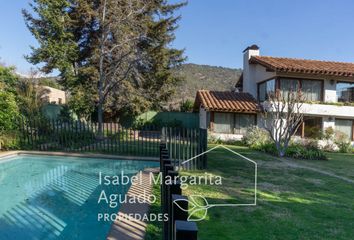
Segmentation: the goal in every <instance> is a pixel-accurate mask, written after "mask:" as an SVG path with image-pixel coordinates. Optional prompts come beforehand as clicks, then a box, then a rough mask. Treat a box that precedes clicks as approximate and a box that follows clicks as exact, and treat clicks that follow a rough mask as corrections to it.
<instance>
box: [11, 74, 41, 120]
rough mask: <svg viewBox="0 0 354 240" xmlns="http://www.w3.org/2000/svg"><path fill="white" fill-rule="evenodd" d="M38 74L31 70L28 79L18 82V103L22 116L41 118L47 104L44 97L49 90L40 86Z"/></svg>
mask: <svg viewBox="0 0 354 240" xmlns="http://www.w3.org/2000/svg"><path fill="white" fill-rule="evenodd" d="M37 74H38V72H36V71H34V70H31V72H30V76H29V77H28V78H21V79H19V80H18V82H17V86H16V92H17V102H18V106H19V109H20V111H21V113H22V115H24V116H26V117H39V116H41V115H42V112H41V109H42V106H43V105H44V103H45V99H44V96H45V94H46V93H48V90H46V89H44V88H43V87H42V86H40V85H39V84H38V79H37Z"/></svg>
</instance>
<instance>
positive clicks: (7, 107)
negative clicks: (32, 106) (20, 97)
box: [0, 89, 19, 131]
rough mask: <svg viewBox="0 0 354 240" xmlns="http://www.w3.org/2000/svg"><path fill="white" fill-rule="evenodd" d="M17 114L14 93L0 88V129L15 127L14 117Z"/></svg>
mask: <svg viewBox="0 0 354 240" xmlns="http://www.w3.org/2000/svg"><path fill="white" fill-rule="evenodd" d="M18 116H19V110H18V107H17V103H16V99H15V96H14V94H12V93H11V92H5V91H3V90H1V89H0V131H7V130H13V129H15V128H16V119H17V118H18Z"/></svg>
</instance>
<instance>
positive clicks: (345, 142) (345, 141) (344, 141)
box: [334, 131, 352, 153]
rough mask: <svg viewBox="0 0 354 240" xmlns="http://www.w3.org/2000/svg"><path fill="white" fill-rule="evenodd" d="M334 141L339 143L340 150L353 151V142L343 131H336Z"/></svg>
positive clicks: (343, 151)
mask: <svg viewBox="0 0 354 240" xmlns="http://www.w3.org/2000/svg"><path fill="white" fill-rule="evenodd" d="M334 142H335V143H336V144H337V146H338V148H339V151H340V152H342V153H349V152H351V151H352V146H351V142H350V140H349V138H348V136H347V135H346V134H345V133H343V132H341V131H335V133H334Z"/></svg>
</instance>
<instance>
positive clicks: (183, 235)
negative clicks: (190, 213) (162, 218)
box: [174, 220, 198, 240]
mask: <svg viewBox="0 0 354 240" xmlns="http://www.w3.org/2000/svg"><path fill="white" fill-rule="evenodd" d="M174 232H175V239H174V240H197V239H198V227H197V224H196V223H195V222H187V221H180V220H177V221H176V223H175V231H174Z"/></svg>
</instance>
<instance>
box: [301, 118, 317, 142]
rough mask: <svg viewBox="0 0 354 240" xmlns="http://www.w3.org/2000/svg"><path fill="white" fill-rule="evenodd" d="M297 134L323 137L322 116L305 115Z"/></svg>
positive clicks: (307, 136)
mask: <svg viewBox="0 0 354 240" xmlns="http://www.w3.org/2000/svg"><path fill="white" fill-rule="evenodd" d="M296 135H298V136H301V137H305V138H312V139H319V138H321V135H322V118H321V117H309V116H304V120H303V122H302V123H301V125H300V126H299V128H298V130H297V133H296Z"/></svg>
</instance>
